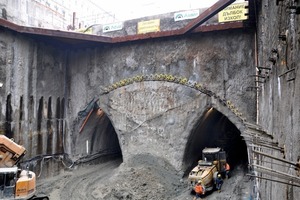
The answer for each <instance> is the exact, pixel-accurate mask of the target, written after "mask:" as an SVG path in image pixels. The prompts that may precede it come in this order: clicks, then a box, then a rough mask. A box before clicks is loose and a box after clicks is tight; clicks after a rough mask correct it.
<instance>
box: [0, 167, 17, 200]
mask: <svg viewBox="0 0 300 200" xmlns="http://www.w3.org/2000/svg"><path fill="white" fill-rule="evenodd" d="M17 174H18V168H17V167H9V168H0V199H8V198H14V196H15V186H16V181H17Z"/></svg>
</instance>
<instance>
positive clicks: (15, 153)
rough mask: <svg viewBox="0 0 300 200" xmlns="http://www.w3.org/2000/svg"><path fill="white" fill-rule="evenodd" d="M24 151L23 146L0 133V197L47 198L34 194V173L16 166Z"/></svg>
mask: <svg viewBox="0 0 300 200" xmlns="http://www.w3.org/2000/svg"><path fill="white" fill-rule="evenodd" d="M25 153H26V149H25V148H24V147H23V146H21V145H18V144H16V143H15V142H14V141H13V140H11V139H9V138H7V137H6V136H4V135H0V199H10V200H17V199H20V200H21V199H22V200H29V199H30V200H33V199H34V200H49V198H48V197H47V196H36V195H35V193H36V177H35V173H34V172H32V171H29V170H22V169H19V168H18V167H17V166H16V165H17V164H18V162H19V161H20V159H21V158H22V157H23V156H24V155H25Z"/></svg>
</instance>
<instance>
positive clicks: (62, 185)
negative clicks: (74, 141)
mask: <svg viewBox="0 0 300 200" xmlns="http://www.w3.org/2000/svg"><path fill="white" fill-rule="evenodd" d="M121 163H122V161H121V160H119V159H117V160H112V161H108V162H105V163H99V164H97V165H83V166H78V168H76V169H73V171H71V172H66V174H64V175H59V176H56V177H52V178H50V179H47V180H43V181H40V183H38V186H37V191H38V193H41V194H46V195H48V196H49V198H50V200H60V199H61V200H66V199H70V200H85V199H89V200H91V199H94V198H93V197H92V195H91V194H92V192H93V190H94V188H95V186H96V185H97V184H98V183H99V182H105V181H106V180H108V179H109V177H110V175H112V174H113V171H114V170H115V169H117V168H118V167H119V165H120V164H121ZM102 179H104V180H102Z"/></svg>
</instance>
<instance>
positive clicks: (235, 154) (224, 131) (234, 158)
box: [183, 107, 248, 175]
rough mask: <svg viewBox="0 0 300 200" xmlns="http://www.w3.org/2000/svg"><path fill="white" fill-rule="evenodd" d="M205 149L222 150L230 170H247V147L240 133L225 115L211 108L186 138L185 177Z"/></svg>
mask: <svg viewBox="0 0 300 200" xmlns="http://www.w3.org/2000/svg"><path fill="white" fill-rule="evenodd" d="M205 147H208V148H212V147H220V148H222V149H223V150H224V151H225V152H226V160H227V162H228V163H229V165H230V166H231V170H234V169H235V168H236V167H238V166H240V167H242V168H243V169H244V170H246V169H247V166H248V154H247V146H246V143H245V141H244V140H243V137H242V136H241V132H240V131H239V130H238V129H237V127H236V126H235V125H234V124H233V123H232V122H231V121H230V120H229V119H228V118H227V117H226V116H225V115H223V114H222V113H221V112H219V111H218V110H216V109H215V108H212V107H211V108H209V109H207V110H206V111H205V112H204V114H203V115H202V116H201V117H200V118H199V120H198V121H197V123H196V125H195V126H194V128H193V130H192V132H191V134H190V136H189V138H188V142H187V146H186V148H185V152H184V158H183V169H184V173H185V175H187V174H188V173H189V172H190V170H191V169H192V168H193V167H195V166H196V165H197V162H198V160H200V159H202V150H203V149H204V148H205Z"/></svg>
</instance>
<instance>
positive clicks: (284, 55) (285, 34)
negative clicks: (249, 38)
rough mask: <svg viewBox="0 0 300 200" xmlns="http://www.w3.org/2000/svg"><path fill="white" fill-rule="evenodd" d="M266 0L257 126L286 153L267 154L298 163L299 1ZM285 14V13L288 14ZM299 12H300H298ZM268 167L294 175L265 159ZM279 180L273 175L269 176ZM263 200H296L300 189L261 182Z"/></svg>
mask: <svg viewBox="0 0 300 200" xmlns="http://www.w3.org/2000/svg"><path fill="white" fill-rule="evenodd" d="M277 3H278V5H276V3H275V2H273V1H268V0H263V1H261V5H260V6H259V7H258V9H259V11H260V12H259V15H258V19H259V24H258V58H259V60H258V65H259V66H262V67H268V68H270V70H262V71H261V74H262V75H265V74H266V75H267V76H268V77H267V78H266V79H265V83H264V84H260V86H261V88H260V90H259V92H258V95H259V96H258V109H259V110H258V112H259V113H258V123H259V124H261V125H262V126H263V127H264V128H265V129H267V130H268V131H269V132H270V133H272V134H273V136H274V137H275V141H278V143H279V146H280V147H284V148H285V152H284V154H282V153H280V152H278V151H275V150H273V151H271V150H269V151H267V153H268V154H270V155H275V156H277V157H279V158H285V159H287V160H290V161H292V162H297V160H298V159H299V156H300V146H299V141H300V136H299V126H300V120H299V118H300V110H299V106H300V104H299V103H300V99H299V98H300V83H299V75H300V74H299V73H300V71H299V70H298V69H299V62H298V59H299V55H300V49H299V38H300V34H299V31H300V29H299V28H300V27H299V19H300V18H299V14H296V12H297V11H296V9H295V7H294V8H293V7H291V5H298V6H299V2H296V1H289V2H288V1H282V2H280V1H279V2H277ZM285 11H286V12H285ZM298 12H299V10H298ZM265 161H268V162H269V163H267V162H266V163H265V164H264V165H265V166H266V167H272V168H274V170H277V171H281V172H285V173H289V174H294V175H296V171H295V170H294V169H293V168H292V167H291V166H289V165H285V164H283V165H282V163H280V162H279V163H278V162H276V161H274V160H269V159H265ZM266 177H268V178H271V179H275V180H280V181H285V180H284V179H276V178H274V176H266ZM260 189H261V191H262V193H261V194H262V197H261V198H262V199H297V198H298V197H299V195H300V190H299V187H292V186H288V185H285V184H280V183H276V182H272V181H265V180H262V181H261V184H260Z"/></svg>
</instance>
